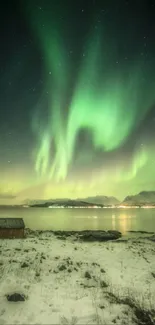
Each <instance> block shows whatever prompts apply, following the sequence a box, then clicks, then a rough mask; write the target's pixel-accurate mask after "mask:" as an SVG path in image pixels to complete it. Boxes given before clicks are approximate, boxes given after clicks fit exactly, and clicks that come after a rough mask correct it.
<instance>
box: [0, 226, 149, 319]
mask: <svg viewBox="0 0 155 325" xmlns="http://www.w3.org/2000/svg"><path fill="white" fill-rule="evenodd" d="M26 231H27V237H26V238H24V239H9V240H8V239H3V240H0V292H1V294H0V324H1V325H2V324H5V325H9V324H13V325H14V324H21V325H24V324H61V325H76V324H77V325H81V324H93V325H95V324H97V325H98V324H108V325H109V324H110V325H111V324H117V325H127V324H129V325H131V324H132V325H136V324H139V325H141V324H143V325H154V324H155V307H154V295H155V258H154V256H155V241H153V240H152V239H154V235H152V236H150V237H149V236H148V234H144V235H145V238H144V237H141V235H142V234H140V236H137V237H135V238H130V239H129V240H125V241H124V240H123V238H122V237H119V238H118V239H116V240H108V241H97V240H96V241H89V242H88V241H85V240H81V239H80V240H79V238H78V237H77V236H75V234H73V232H72V234H71V232H69V233H70V235H69V233H68V232H67V236H65V239H64V238H63V240H62V238H58V237H59V236H60V232H57V231H56V232H55V231H41V232H40V231H33V230H32V231H31V230H29V229H26ZM64 233H65V232H63V234H62V233H61V235H62V236H64ZM78 233H79V232H78ZM80 234H81V232H80ZM150 235H151V234H150ZM60 237H61V236H60ZM150 238H152V239H151V240H150ZM13 293H19V294H21V295H23V296H24V297H25V301H20V302H10V301H8V300H7V296H8V295H11V294H13Z"/></svg>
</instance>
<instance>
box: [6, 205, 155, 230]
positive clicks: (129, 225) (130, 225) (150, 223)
mask: <svg viewBox="0 0 155 325" xmlns="http://www.w3.org/2000/svg"><path fill="white" fill-rule="evenodd" d="M0 217H16V218H18V217H19V218H21V217H22V218H23V219H24V222H25V225H26V226H27V227H29V228H31V229H42V230H48V229H52V230H86V229H88V230H109V229H112V230H119V231H121V232H122V233H125V232H126V231H128V230H145V231H155V209H127V210H126V211H125V210H123V211H122V209H47V208H29V209H24V208H21V209H19V208H18V209H16V208H12V209H10V208H9V209H6V208H5V209H0Z"/></svg>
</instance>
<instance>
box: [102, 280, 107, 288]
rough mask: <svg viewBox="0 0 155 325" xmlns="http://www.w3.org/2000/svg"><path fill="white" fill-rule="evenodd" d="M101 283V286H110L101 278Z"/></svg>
mask: <svg viewBox="0 0 155 325" xmlns="http://www.w3.org/2000/svg"><path fill="white" fill-rule="evenodd" d="M100 285H101V288H107V287H108V284H107V283H105V282H104V281H103V280H101V282H100Z"/></svg>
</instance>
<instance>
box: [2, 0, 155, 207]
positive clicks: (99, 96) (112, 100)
mask: <svg viewBox="0 0 155 325" xmlns="http://www.w3.org/2000/svg"><path fill="white" fill-rule="evenodd" d="M0 15H1V19H0V24H1V28H0V33H1V52H0V56H1V60H0V107H1V109H0V133H1V136H0V178H1V183H0V184H1V185H0V193H1V194H0V195H1V203H8V202H9V203H10V202H21V201H23V200H25V199H32V198H51V197H84V196H89V195H114V196H117V197H118V198H123V197H125V196H126V195H129V194H130V195H131V194H135V193H136V192H139V191H141V190H155V173H154V169H155V74H154V71H155V1H153V0H152V1H151V0H150V1H148V0H146V1H144V0H143V1H140V0H139V1H138V0H135V1H123V0H122V1H121V0H120V1H115V0H113V1H110V0H109V1H108V0H107V1H103V0H102V1H99V0H98V1H97V0H96V1H95V0H90V1H86V0H85V1H84V0H83V1H76V0H75V1H69V0H65V1H63V0H57V1H55V0H52V1H51V0H49V1H47V0H44V1H37V0H34V1H32V0H31V1H30V0H25V1H24V0H23V1H11V0H10V1H9V0H8V1H2V4H1V11H0ZM11 198H12V199H11Z"/></svg>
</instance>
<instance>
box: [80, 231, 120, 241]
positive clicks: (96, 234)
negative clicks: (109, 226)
mask: <svg viewBox="0 0 155 325" xmlns="http://www.w3.org/2000/svg"><path fill="white" fill-rule="evenodd" d="M121 236H122V234H121V233H120V232H119V231H114V230H108V231H85V232H83V233H82V234H81V235H80V239H81V240H82V241H90V242H92V241H99V242H102V241H108V240H116V239H118V238H120V237H121Z"/></svg>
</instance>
